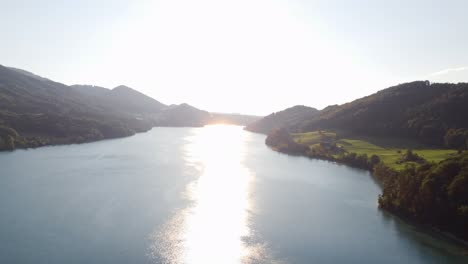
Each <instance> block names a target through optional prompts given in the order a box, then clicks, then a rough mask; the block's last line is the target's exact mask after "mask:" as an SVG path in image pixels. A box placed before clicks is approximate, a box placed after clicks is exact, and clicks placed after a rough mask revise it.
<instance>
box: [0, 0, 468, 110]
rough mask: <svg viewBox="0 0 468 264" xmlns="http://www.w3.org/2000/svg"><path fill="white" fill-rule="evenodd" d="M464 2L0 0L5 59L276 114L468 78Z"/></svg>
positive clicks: (63, 78) (200, 102)
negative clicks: (413, 84) (403, 86)
mask: <svg viewBox="0 0 468 264" xmlns="http://www.w3.org/2000/svg"><path fill="white" fill-rule="evenodd" d="M467 10H468V1H464V0H458V1H457V0H446V1H432V0H414V1H408V0H406V1H403V0H392V1H386V0H354V1H346V0H342V1H338V0H336V1H332V0H322V1H313V0H310V1H306V0H292V1H291V0H289V1H286V0H284V1H283V0H232V1H223V0H197V1H194V0H165V1H162V0H161V1H158V0H153V1H150V0H141V1H135V0H133V1H132V0H82V1H71V0H70V1H69V0H42V1H36V0H31V1H23V0H15V1H11V0H0V36H1V39H0V64H2V65H6V66H13V67H18V68H22V69H25V70H28V71H32V72H34V73H36V74H39V75H41V76H44V77H47V78H50V79H52V80H55V81H59V82H63V83H65V84H93V85H98V86H104V87H108V88H112V87H115V86H118V85H120V84H125V85H127V86H130V87H132V88H135V89H137V90H139V91H141V92H143V93H146V94H148V95H150V96H152V97H154V98H155V99H157V100H159V101H161V102H163V103H167V104H171V103H182V102H187V103H189V104H192V105H194V106H196V107H199V108H202V109H205V110H208V111H217V112H238V113H249V114H260V115H265V114H269V113H270V112H273V111H278V110H281V109H283V108H286V107H290V106H293V105H296V104H304V105H308V106H313V107H316V108H319V109H321V108H323V107H325V106H327V105H330V104H339V103H344V102H348V101H351V100H353V99H356V98H359V97H362V96H365V95H368V94H370V93H373V92H375V91H377V90H380V89H383V88H386V87H388V86H391V85H395V84H398V83H401V82H406V81H413V80H421V79H422V80H426V79H428V80H431V81H438V82H462V81H465V82H466V81H468V51H467V47H468V15H467V13H466V11H467Z"/></svg>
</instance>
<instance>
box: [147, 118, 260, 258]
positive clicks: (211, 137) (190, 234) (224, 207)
mask: <svg viewBox="0 0 468 264" xmlns="http://www.w3.org/2000/svg"><path fill="white" fill-rule="evenodd" d="M248 136H249V134H248V133H246V132H244V131H243V130H242V128H241V127H235V126H226V125H216V126H208V127H205V128H203V129H197V130H196V132H195V134H194V135H193V136H192V137H191V138H190V139H189V141H190V143H189V144H188V145H187V148H186V150H185V151H186V161H187V162H188V163H189V164H190V165H191V166H195V167H196V168H197V169H198V170H200V177H199V178H198V179H197V180H195V181H194V182H192V183H191V184H190V185H189V186H188V187H187V191H186V192H187V193H186V195H187V199H189V200H190V201H191V202H192V204H191V206H189V208H187V209H184V210H182V211H180V212H179V213H178V214H177V215H176V216H175V217H174V218H173V219H172V220H171V221H170V223H169V224H168V226H167V227H165V230H164V231H163V232H162V234H160V235H159V238H158V239H157V240H156V242H155V243H156V248H157V254H158V255H159V256H160V258H161V259H162V261H163V263H171V264H172V263H174V264H175V263H184V264H185V263H187V264H210V263H216V264H219V263H223V264H230V263H232V264H235V263H259V261H257V260H256V259H265V253H264V251H265V250H264V248H263V247H262V246H259V245H252V244H251V245H248V244H249V243H248V240H249V239H250V236H251V230H250V227H249V210H250V209H251V208H250V207H251V204H250V200H249V196H250V186H251V183H252V181H253V175H252V173H251V172H250V171H249V170H248V169H247V168H246V167H244V166H243V159H244V156H245V151H246V137H248Z"/></svg>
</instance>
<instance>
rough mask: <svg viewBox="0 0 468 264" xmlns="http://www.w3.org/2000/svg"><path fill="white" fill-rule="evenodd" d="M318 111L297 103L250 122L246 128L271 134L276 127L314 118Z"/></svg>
mask: <svg viewBox="0 0 468 264" xmlns="http://www.w3.org/2000/svg"><path fill="white" fill-rule="evenodd" d="M318 113H319V111H318V110H317V109H315V108H312V107H307V106H303V105H296V106H293V107H291V108H288V109H285V110H283V111H280V112H276V113H272V114H270V115H268V116H266V117H264V118H262V119H260V120H257V121H255V122H253V123H250V124H249V125H247V127H246V129H247V130H249V131H252V132H257V133H264V134H269V133H271V132H273V131H275V130H276V129H280V128H289V127H291V126H297V125H298V124H301V122H302V121H304V120H308V119H310V118H313V117H314V116H315V115H316V114H318Z"/></svg>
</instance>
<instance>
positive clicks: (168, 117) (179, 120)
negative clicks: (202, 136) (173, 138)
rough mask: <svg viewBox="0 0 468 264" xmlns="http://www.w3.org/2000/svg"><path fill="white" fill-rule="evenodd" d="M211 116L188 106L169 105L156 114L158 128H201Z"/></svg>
mask: <svg viewBox="0 0 468 264" xmlns="http://www.w3.org/2000/svg"><path fill="white" fill-rule="evenodd" d="M210 119H211V114H210V113H209V112H207V111H204V110H200V109H198V108H195V107H193V106H191V105H189V104H186V103H183V104H180V105H170V106H169V107H167V108H165V109H163V110H162V111H161V112H159V113H158V114H157V123H158V125H160V126H170V127H187V126H191V127H201V126H204V125H205V124H207V123H209V121H210Z"/></svg>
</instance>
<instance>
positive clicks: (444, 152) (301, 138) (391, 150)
mask: <svg viewBox="0 0 468 264" xmlns="http://www.w3.org/2000/svg"><path fill="white" fill-rule="evenodd" d="M292 136H293V138H294V140H295V141H296V142H298V143H301V144H306V145H309V146H313V145H315V144H319V143H320V142H324V141H330V140H333V142H335V143H336V145H337V146H341V147H342V148H343V149H344V150H346V151H348V152H354V153H356V154H367V156H369V157H370V156H371V155H374V154H375V155H377V156H379V157H380V159H381V160H382V161H383V162H384V163H385V164H386V165H387V166H390V167H392V168H394V169H396V170H401V169H403V168H404V167H405V163H403V164H398V163H397V161H398V160H399V159H400V158H401V156H402V153H404V152H405V151H406V150H407V148H403V147H402V146H401V145H402V144H395V145H394V146H391V145H389V144H388V140H385V144H378V143H376V142H377V141H378V140H372V142H373V143H371V142H369V141H367V140H364V139H346V138H345V139H338V140H336V133H333V132H321V133H319V132H317V131H315V132H308V133H297V134H292ZM412 150H413V152H415V153H417V154H418V155H420V156H421V157H423V158H424V159H426V160H427V161H430V162H431V161H433V162H439V161H442V160H444V159H446V158H448V157H450V156H451V155H453V154H455V153H457V151H456V150H451V149H434V148H429V147H423V146H418V147H417V148H412Z"/></svg>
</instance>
